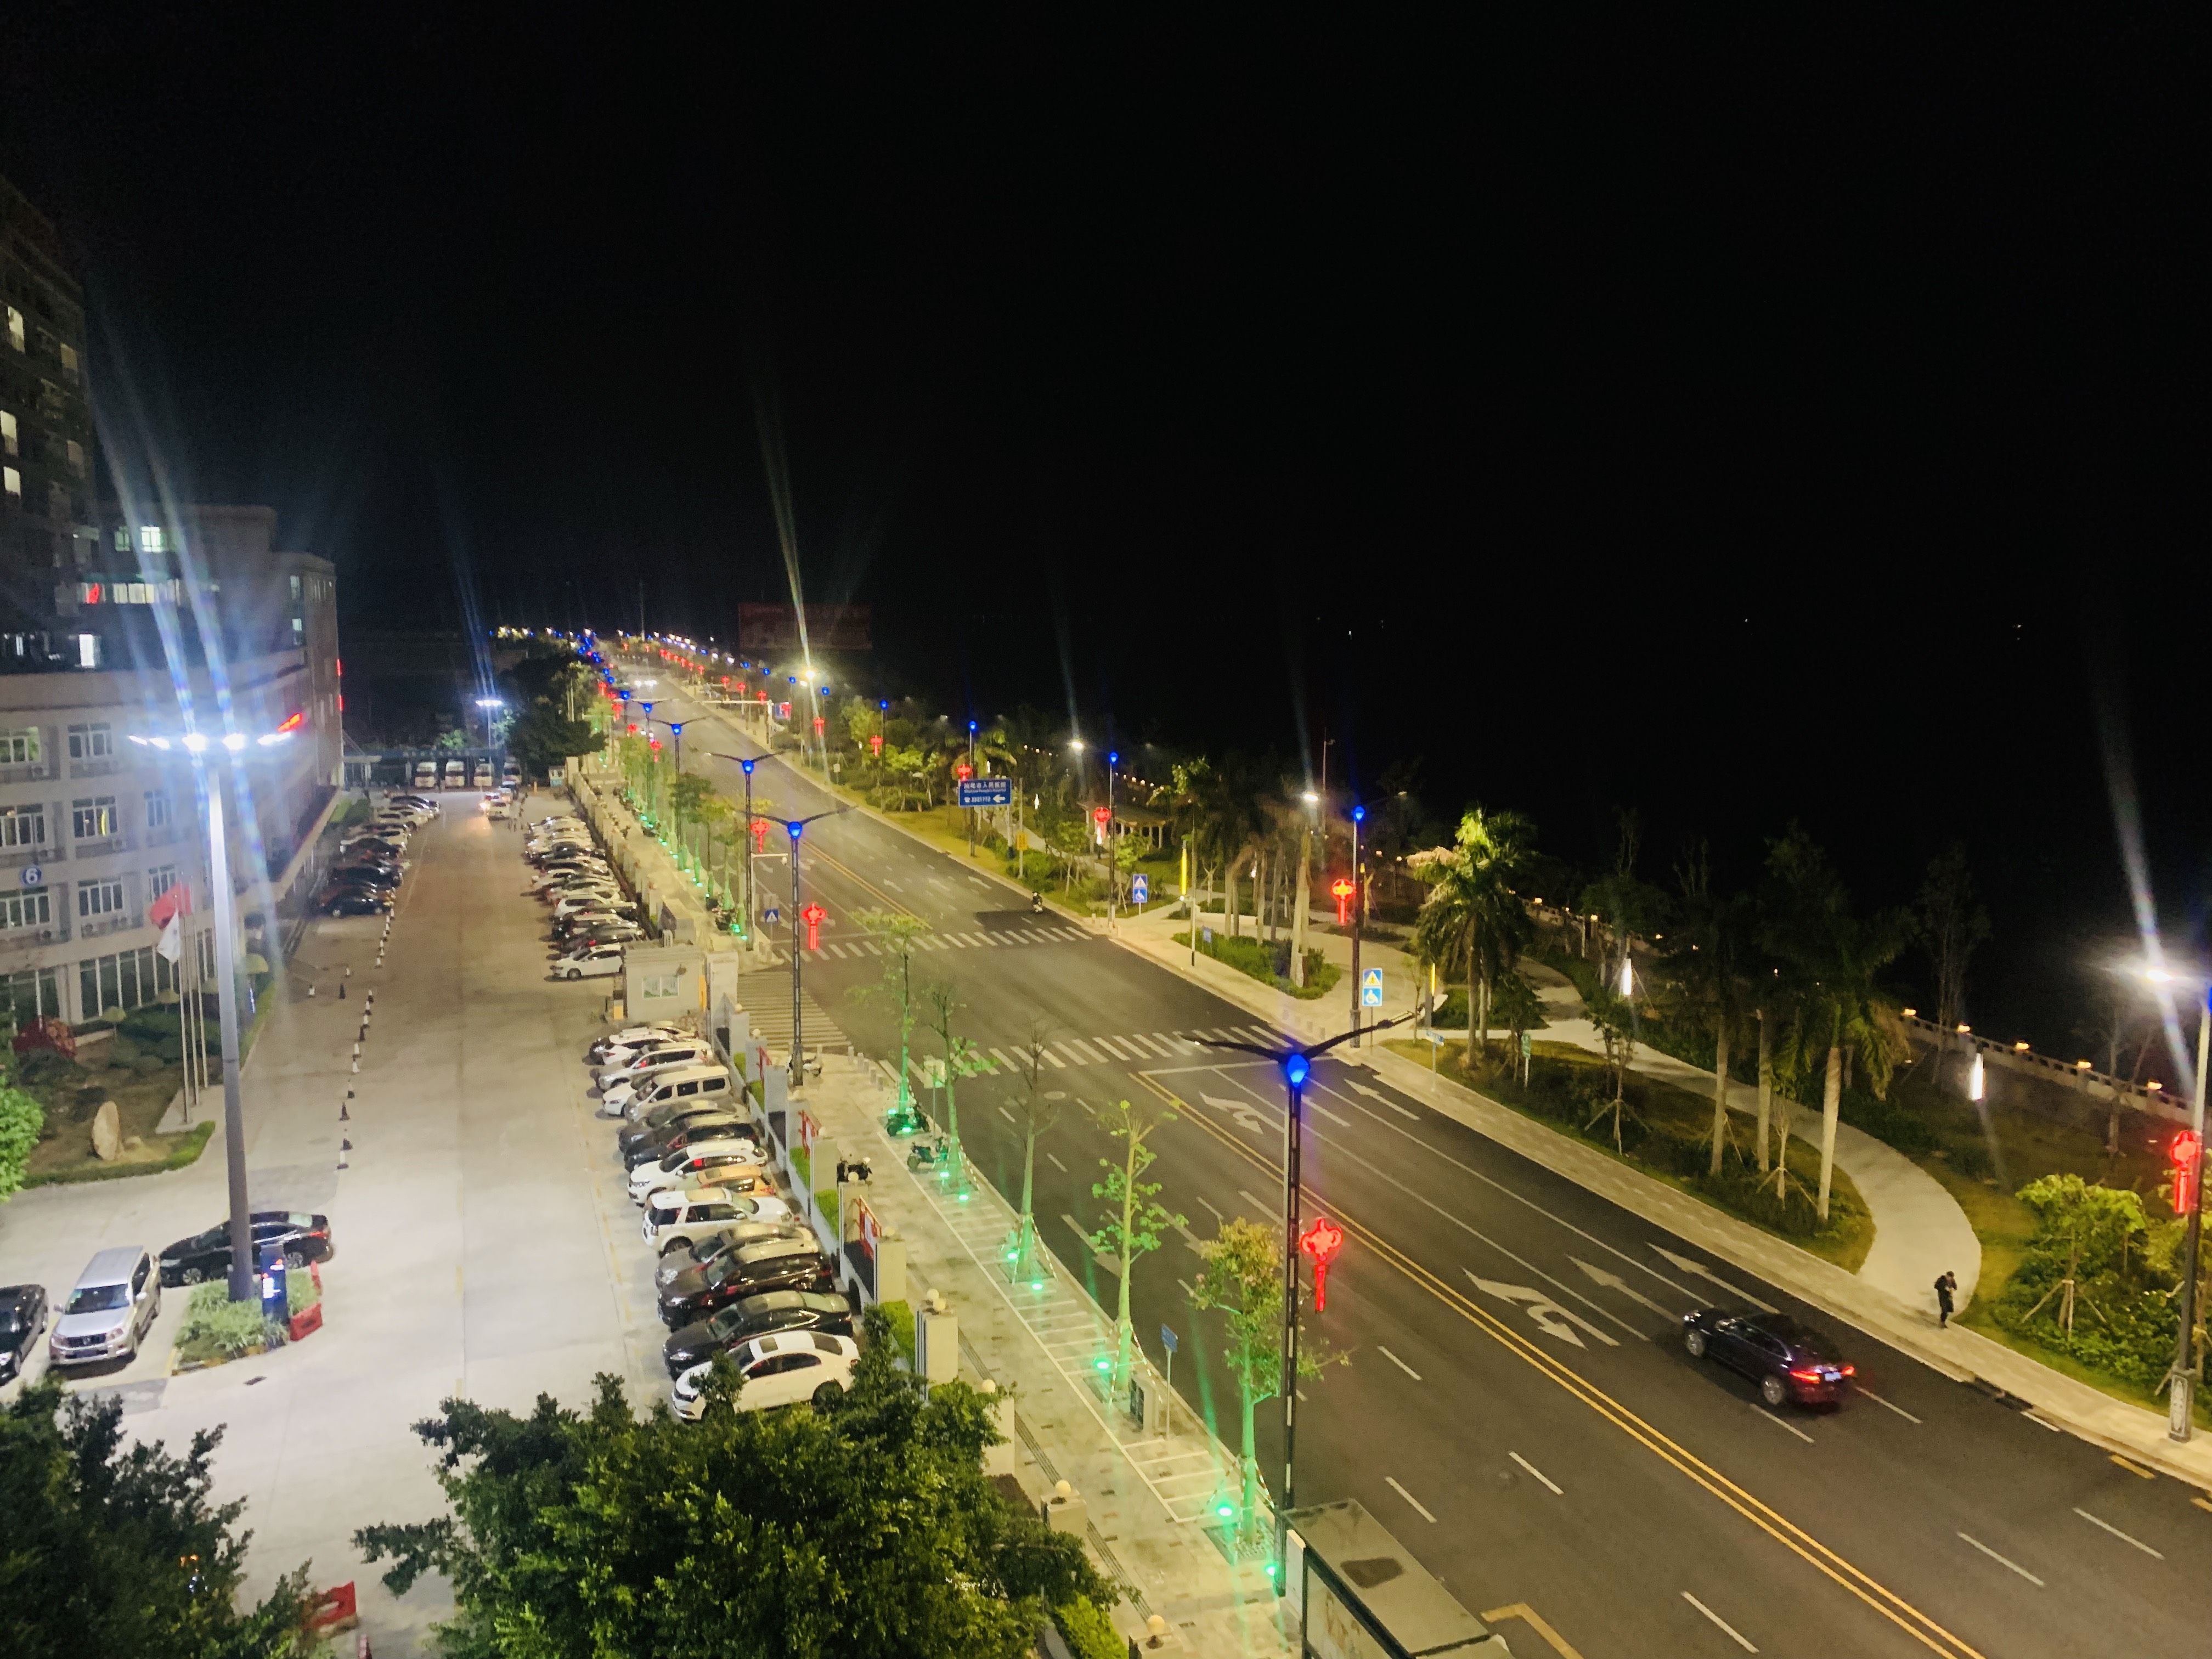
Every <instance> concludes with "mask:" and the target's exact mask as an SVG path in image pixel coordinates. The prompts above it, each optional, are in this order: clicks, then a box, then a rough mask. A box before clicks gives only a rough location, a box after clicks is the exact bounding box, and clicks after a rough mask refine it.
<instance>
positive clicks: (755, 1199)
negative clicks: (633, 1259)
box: [639, 1187, 814, 1250]
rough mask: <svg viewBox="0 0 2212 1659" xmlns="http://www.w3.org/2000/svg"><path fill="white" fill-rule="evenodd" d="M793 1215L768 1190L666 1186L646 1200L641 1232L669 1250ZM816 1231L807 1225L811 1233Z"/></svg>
mask: <svg viewBox="0 0 2212 1659" xmlns="http://www.w3.org/2000/svg"><path fill="white" fill-rule="evenodd" d="M790 1219H791V1206H790V1205H788V1204H787V1203H785V1202H784V1201H783V1200H781V1199H780V1198H777V1197H775V1196H773V1195H772V1194H767V1193H760V1194H754V1195H752V1196H750V1197H748V1196H746V1195H745V1194H742V1193H732V1192H728V1191H726V1190H724V1189H723V1188H720V1187H695V1188H691V1189H690V1190H689V1191H684V1190H683V1189H681V1188H673V1187H667V1188H662V1189H661V1190H660V1191H659V1192H657V1193H655V1194H653V1195H652V1196H651V1197H649V1198H647V1200H645V1220H644V1222H643V1223H642V1224H641V1227H640V1229H639V1231H641V1232H642V1233H643V1234H644V1235H645V1242H646V1243H648V1244H653V1245H657V1246H659V1248H660V1249H664V1250H670V1249H678V1248H680V1247H682V1246H684V1245H690V1244H695V1243H697V1242H698V1241H699V1240H701V1239H702V1238H705V1237H708V1235H709V1234H711V1233H714V1232H715V1231H719V1230H720V1229H721V1228H725V1227H730V1226H734V1225H740V1224H743V1223H748V1222H755V1221H775V1222H784V1221H789V1220H790ZM802 1225H804V1224H802ZM806 1231H807V1232H808V1233H811V1232H812V1231H814V1230H813V1228H812V1227H811V1226H807V1228H806ZM802 1236H803V1235H802Z"/></svg>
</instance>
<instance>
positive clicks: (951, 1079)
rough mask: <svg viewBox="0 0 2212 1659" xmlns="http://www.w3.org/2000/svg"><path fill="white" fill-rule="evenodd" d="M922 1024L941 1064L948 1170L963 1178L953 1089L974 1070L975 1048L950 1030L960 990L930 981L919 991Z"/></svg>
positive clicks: (958, 1008)
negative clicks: (934, 1040) (933, 1038)
mask: <svg viewBox="0 0 2212 1659" xmlns="http://www.w3.org/2000/svg"><path fill="white" fill-rule="evenodd" d="M921 1000H922V1007H923V1011H924V1012H923V1013H922V1021H923V1023H924V1024H927V1026H928V1027H929V1029H930V1030H932V1031H933V1032H934V1033H935V1034H936V1036H937V1041H938V1045H939V1047H938V1052H939V1055H940V1056H941V1057H942V1059H943V1060H944V1063H945V1139H946V1140H947V1141H949V1142H950V1143H951V1145H950V1146H949V1147H948V1149H947V1150H948V1151H949V1152H950V1153H951V1158H950V1159H949V1160H948V1167H950V1168H951V1170H952V1172H953V1175H954V1176H955V1177H956V1178H957V1179H960V1180H963V1181H964V1180H965V1179H966V1178H967V1172H966V1168H965V1162H964V1160H963V1158H962V1156H961V1152H960V1108H959V1106H958V1104H957V1102H956V1100H955V1098H954V1095H953V1088H954V1085H956V1084H957V1083H958V1082H959V1080H960V1079H962V1078H963V1077H967V1076H969V1074H970V1073H973V1072H974V1071H975V1043H974V1042H972V1041H970V1040H969V1038H967V1037H964V1036H961V1035H959V1033H957V1031H955V1030H953V1029H952V1028H953V1025H954V1024H955V1023H956V1018H957V1015H958V1014H959V1012H960V1011H961V1009H963V1007H965V1006H967V1005H966V1004H965V1003H963V1002H962V1001H961V1000H960V988H959V987H958V986H957V985H955V984H954V983H953V982H952V981H951V980H949V979H940V980H932V981H930V982H929V983H928V984H927V985H926V986H924V987H922V993H921Z"/></svg>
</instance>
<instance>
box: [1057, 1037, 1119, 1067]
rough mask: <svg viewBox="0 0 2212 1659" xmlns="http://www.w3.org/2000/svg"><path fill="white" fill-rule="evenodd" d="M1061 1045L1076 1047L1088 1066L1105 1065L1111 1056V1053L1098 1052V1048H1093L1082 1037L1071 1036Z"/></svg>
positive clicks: (1063, 1046) (1062, 1046)
mask: <svg viewBox="0 0 2212 1659" xmlns="http://www.w3.org/2000/svg"><path fill="white" fill-rule="evenodd" d="M1060 1047H1061V1048H1073V1049H1074V1050H1075V1052H1076V1053H1078V1054H1081V1055H1082V1056H1083V1057H1084V1064H1085V1065H1086V1066H1103V1065H1104V1064H1105V1063H1106V1062H1107V1060H1109V1058H1111V1056H1109V1055H1106V1054H1100V1053H1098V1051H1097V1050H1096V1049H1095V1048H1092V1047H1091V1045H1090V1044H1089V1043H1087V1042H1084V1041H1083V1039H1082V1038H1080V1037H1070V1038H1069V1039H1068V1040H1067V1041H1066V1042H1063V1043H1061V1044H1060Z"/></svg>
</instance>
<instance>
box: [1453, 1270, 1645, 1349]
mask: <svg viewBox="0 0 2212 1659" xmlns="http://www.w3.org/2000/svg"><path fill="white" fill-rule="evenodd" d="M1461 1271H1462V1273H1466V1275H1467V1276H1468V1278H1469V1279H1474V1287H1475V1289H1477V1290H1479V1291H1481V1292H1482V1293H1483V1294H1484V1295H1485V1296H1494V1297H1497V1298H1498V1300H1499V1301H1500V1302H1522V1303H1526V1304H1528V1317H1529V1318H1530V1319H1532V1320H1534V1322H1535V1323H1536V1328H1537V1329H1538V1330H1540V1331H1541V1332H1543V1333H1544V1334H1545V1335H1547V1336H1556V1337H1558V1338H1559V1340H1561V1341H1563V1342H1571V1343H1573V1344H1574V1345H1575V1346H1577V1348H1580V1347H1585V1346H1589V1345H1588V1344H1586V1343H1585V1342H1583V1340H1582V1338H1580V1337H1579V1336H1577V1335H1576V1334H1575V1328H1576V1327H1577V1326H1579V1327H1580V1328H1582V1329H1583V1330H1586V1331H1588V1332H1589V1334H1591V1335H1592V1336H1594V1337H1595V1338H1596V1339H1597V1340H1599V1341H1601V1342H1602V1343H1604V1344H1605V1346H1607V1347H1608V1348H1617V1347H1619V1346H1620V1343H1618V1342H1616V1341H1614V1340H1613V1339H1612V1338H1611V1337H1609V1336H1607V1334H1605V1333H1604V1332H1603V1331H1601V1330H1600V1329H1598V1328H1597V1327H1596V1326H1595V1325H1593V1324H1591V1323H1590V1322H1589V1320H1587V1319H1584V1318H1583V1316H1581V1315H1580V1314H1578V1313H1570V1312H1569V1311H1568V1310H1566V1309H1565V1308H1562V1307H1561V1306H1560V1305H1559V1304H1558V1303H1556V1302H1554V1301H1553V1300H1552V1299H1551V1298H1550V1297H1547V1296H1546V1295H1545V1294H1544V1293H1543V1291H1539V1290H1534V1289H1532V1288H1530V1287H1529V1286H1528V1285H1504V1284H1500V1283H1499V1282H1498V1280H1496V1279H1484V1278H1481V1277H1480V1276H1479V1275H1477V1273H1475V1271H1474V1268H1472V1267H1463V1268H1462V1269H1461Z"/></svg>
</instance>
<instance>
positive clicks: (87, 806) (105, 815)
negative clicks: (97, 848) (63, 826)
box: [70, 795, 115, 841]
mask: <svg viewBox="0 0 2212 1659" xmlns="http://www.w3.org/2000/svg"><path fill="white" fill-rule="evenodd" d="M70 833H71V834H72V835H74V836H76V838H77V839H78V840H79V841H101V840H104V839H106V837H107V836H112V835H113V834H114V833H115V797H114V796H112V795H100V796H97V797H95V798H94V799H91V800H74V801H71V802H70Z"/></svg>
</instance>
